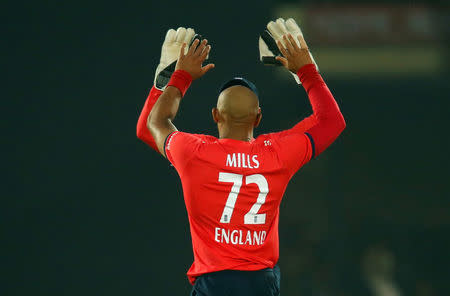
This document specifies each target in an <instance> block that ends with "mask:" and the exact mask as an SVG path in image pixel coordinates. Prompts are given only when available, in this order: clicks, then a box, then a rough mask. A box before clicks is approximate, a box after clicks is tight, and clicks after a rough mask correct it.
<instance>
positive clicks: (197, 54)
mask: <svg viewBox="0 0 450 296" xmlns="http://www.w3.org/2000/svg"><path fill="white" fill-rule="evenodd" d="M207 43H208V40H206V39H203V40H202V42H201V43H200V46H199V47H197V49H196V50H195V53H194V55H196V56H201V55H202V53H203V50H204V49H205V47H206V44H207Z"/></svg>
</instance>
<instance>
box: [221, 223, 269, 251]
mask: <svg viewBox="0 0 450 296" xmlns="http://www.w3.org/2000/svg"><path fill="white" fill-rule="evenodd" d="M266 236H267V233H266V232H265V231H264V230H262V231H251V230H238V229H225V228H220V227H216V229H215V231H214V240H215V241H216V242H218V243H224V244H232V245H249V246H254V245H262V244H263V243H264V240H265V239H266Z"/></svg>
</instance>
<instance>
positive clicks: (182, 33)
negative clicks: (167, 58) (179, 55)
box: [176, 27, 186, 43]
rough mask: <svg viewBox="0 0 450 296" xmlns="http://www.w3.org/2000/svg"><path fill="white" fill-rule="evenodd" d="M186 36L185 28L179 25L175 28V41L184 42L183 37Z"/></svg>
mask: <svg viewBox="0 0 450 296" xmlns="http://www.w3.org/2000/svg"><path fill="white" fill-rule="evenodd" d="M185 36H186V28H183V27H179V28H178V29H177V37H176V38H177V42H180V43H181V42H184V37H185Z"/></svg>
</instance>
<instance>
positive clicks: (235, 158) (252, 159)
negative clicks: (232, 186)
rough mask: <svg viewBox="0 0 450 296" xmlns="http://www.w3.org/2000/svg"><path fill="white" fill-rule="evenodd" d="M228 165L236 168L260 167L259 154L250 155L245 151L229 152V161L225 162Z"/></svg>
mask: <svg viewBox="0 0 450 296" xmlns="http://www.w3.org/2000/svg"><path fill="white" fill-rule="evenodd" d="M225 165H226V166H227V167H234V168H236V167H237V168H249V169H257V168H259V161H258V155H250V154H245V153H233V154H227V161H226V163H225Z"/></svg>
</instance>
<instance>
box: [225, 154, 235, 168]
mask: <svg viewBox="0 0 450 296" xmlns="http://www.w3.org/2000/svg"><path fill="white" fill-rule="evenodd" d="M226 166H230V167H236V154H235V153H233V157H232V156H231V154H227V164H226Z"/></svg>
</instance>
